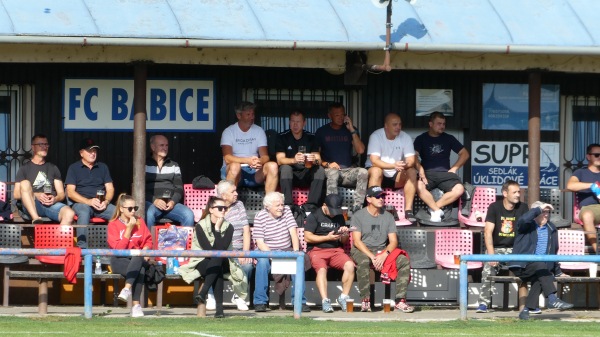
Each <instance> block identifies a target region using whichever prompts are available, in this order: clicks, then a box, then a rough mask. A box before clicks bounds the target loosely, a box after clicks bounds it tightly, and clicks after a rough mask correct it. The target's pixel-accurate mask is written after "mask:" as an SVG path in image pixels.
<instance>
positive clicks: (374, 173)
mask: <svg viewBox="0 0 600 337" xmlns="http://www.w3.org/2000/svg"><path fill="white" fill-rule="evenodd" d="M368 174H369V184H368V187H371V186H381V182H382V181H383V170H382V169H380V168H379V167H375V166H372V167H370V168H369V170H368Z"/></svg>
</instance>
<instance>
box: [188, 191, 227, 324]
mask: <svg viewBox="0 0 600 337" xmlns="http://www.w3.org/2000/svg"><path fill="white" fill-rule="evenodd" d="M228 208H229V207H227V206H226V205H225V200H223V199H221V198H217V197H211V198H210V199H209V200H208V203H207V204H206V209H205V210H204V212H203V213H202V219H200V221H198V223H197V224H196V226H195V232H196V235H195V236H194V239H193V241H192V249H195V250H231V249H232V246H231V239H232V237H233V226H231V225H230V224H229V222H227V221H226V220H225V213H226V212H227V209H228ZM228 263H229V259H228V258H224V257H200V258H193V259H191V260H190V262H189V263H188V264H186V265H184V266H182V267H181V268H179V274H181V276H182V278H183V280H184V281H186V282H187V283H192V282H193V281H194V280H195V279H197V278H199V277H203V278H204V284H203V285H202V288H201V289H200V291H199V292H198V294H197V295H196V296H195V297H194V300H195V301H196V302H197V303H198V304H206V298H207V296H208V290H209V289H210V288H211V287H212V288H213V291H214V294H215V301H216V302H217V303H216V311H215V318H223V317H225V315H224V314H223V274H224V269H227V268H228Z"/></svg>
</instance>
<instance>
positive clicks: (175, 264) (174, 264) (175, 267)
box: [172, 257, 179, 274]
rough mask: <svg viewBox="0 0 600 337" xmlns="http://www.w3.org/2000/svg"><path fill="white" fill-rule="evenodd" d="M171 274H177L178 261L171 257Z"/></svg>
mask: <svg viewBox="0 0 600 337" xmlns="http://www.w3.org/2000/svg"><path fill="white" fill-rule="evenodd" d="M172 259H173V274H179V259H178V258H176V257H173V258H172Z"/></svg>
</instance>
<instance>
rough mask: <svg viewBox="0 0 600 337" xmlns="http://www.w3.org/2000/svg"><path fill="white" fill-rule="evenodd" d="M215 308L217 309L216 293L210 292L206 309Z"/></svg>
mask: <svg viewBox="0 0 600 337" xmlns="http://www.w3.org/2000/svg"><path fill="white" fill-rule="evenodd" d="M215 309H217V301H215V295H213V294H211V293H208V297H207V298H206V310H215Z"/></svg>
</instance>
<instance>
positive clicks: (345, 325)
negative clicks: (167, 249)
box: [0, 316, 600, 337]
mask: <svg viewBox="0 0 600 337" xmlns="http://www.w3.org/2000/svg"><path fill="white" fill-rule="evenodd" d="M599 334H600V327H599V326H598V323H597V322H565V321H544V320H532V321H526V322H523V321H518V320H515V319H502V320H472V321H464V322H463V321H459V320H456V321H449V322H427V323H413V322H402V321H396V322H389V321H388V322H364V321H363V322H358V321H351V322H347V321H343V322H340V321H322V320H313V319H309V318H302V319H299V320H295V319H293V318H291V317H286V318H280V317H270V318H243V317H231V318H227V319H223V320H215V319H211V318H207V319H196V318H164V317H161V318H158V317H145V318H143V319H130V318H106V317H94V318H93V319H85V318H80V317H58V316H48V317H44V318H23V317H9V316H5V317H0V336H48V337H51V336H62V337H64V336H87V337H94V336H113V337H120V336H135V337H138V336H161V337H162V336H182V337H183V336H205V337H212V336H224V337H235V336H240V337H243V336H245V337H248V336H277V337H279V336H290V337H297V336H298V337H300V336H331V337H336V336H447V337H452V336H474V337H481V336H496V337H500V336H545V337H554V336H557V337H558V336H578V337H584V336H598V335H599Z"/></svg>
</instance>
